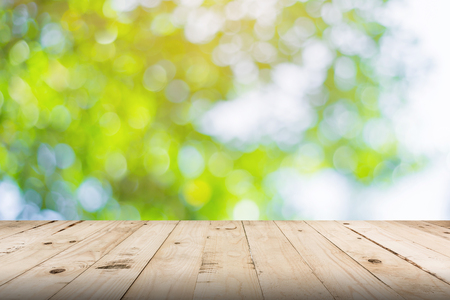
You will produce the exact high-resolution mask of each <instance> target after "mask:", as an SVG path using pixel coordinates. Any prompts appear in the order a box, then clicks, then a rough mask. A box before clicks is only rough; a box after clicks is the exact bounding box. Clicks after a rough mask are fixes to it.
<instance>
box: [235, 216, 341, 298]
mask: <svg viewBox="0 0 450 300" xmlns="http://www.w3.org/2000/svg"><path fill="white" fill-rule="evenodd" d="M244 228H245V232H246V234H247V239H248V242H249V245H250V251H251V253H252V257H253V261H254V263H255V268H256V270H257V274H258V278H259V281H260V285H261V289H262V291H263V295H264V298H265V299H333V296H332V295H331V294H330V292H328V290H327V289H326V288H325V286H324V285H323V284H322V282H320V280H319V279H318V278H317V277H316V276H315V274H314V273H313V271H312V270H311V268H310V267H309V266H308V265H307V264H306V262H305V261H304V260H303V258H302V257H301V256H300V255H299V253H298V252H297V250H295V249H294V247H293V246H292V245H291V243H290V242H289V241H288V240H287V238H286V237H285V236H284V235H283V233H282V232H281V231H280V229H279V228H278V227H277V226H276V224H275V223H274V222H272V221H244Z"/></svg>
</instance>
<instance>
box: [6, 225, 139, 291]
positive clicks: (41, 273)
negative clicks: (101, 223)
mask: <svg viewBox="0 0 450 300" xmlns="http://www.w3.org/2000/svg"><path fill="white" fill-rule="evenodd" d="M144 224H145V222H130V221H117V222H109V223H108V225H109V226H106V227H103V228H100V229H99V230H97V232H95V233H94V234H92V235H91V236H89V237H87V238H86V239H84V240H82V241H81V242H79V243H78V244H76V245H74V246H73V247H70V248H68V249H67V250H64V251H63V252H61V253H59V254H57V255H56V256H54V257H52V258H50V259H49V260H47V261H45V262H43V263H42V264H40V265H38V266H36V267H34V268H32V269H31V270H28V271H27V272H25V273H24V274H22V275H20V276H18V277H16V278H14V279H13V280H11V281H9V282H7V283H6V284H4V285H2V286H0V298H1V299H30V300H31V299H33V300H39V299H42V300H44V299H49V298H50V297H51V296H53V295H54V294H55V293H57V292H58V291H59V290H61V289H62V288H63V287H64V286H66V285H67V284H68V283H69V282H71V281H72V280H73V279H75V278H76V277H77V276H79V275H80V274H81V273H83V272H84V271H85V270H86V269H87V268H89V267H90V266H91V265H92V264H94V263H95V262H96V261H97V260H99V259H100V258H101V257H102V256H103V255H105V254H106V253H108V252H109V251H110V250H111V249H113V248H114V247H115V246H117V245H118V244H119V243H120V242H121V241H123V240H124V239H125V238H127V237H128V236H129V235H131V234H132V233H133V232H134V231H135V230H136V229H137V228H139V227H141V226H143V225H144Z"/></svg>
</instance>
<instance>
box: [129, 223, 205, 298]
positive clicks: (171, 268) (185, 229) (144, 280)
mask: <svg viewBox="0 0 450 300" xmlns="http://www.w3.org/2000/svg"><path fill="white" fill-rule="evenodd" d="M209 225H210V222H209V221H181V222H180V223H179V224H178V225H177V227H175V229H174V230H173V232H172V233H171V234H170V235H169V237H168V238H167V240H166V241H165V242H164V244H163V245H162V246H161V248H160V249H159V250H158V252H157V253H156V254H155V256H154V257H153V258H152V260H151V261H150V263H149V264H148V265H147V266H146V267H145V268H144V270H143V271H142V273H141V274H140V275H139V277H138V278H137V279H136V281H135V282H134V283H133V285H132V286H131V287H130V289H129V290H128V291H127V293H126V294H125V296H124V297H123V299H133V300H134V299H158V300H159V299H192V297H193V295H194V289H195V283H196V280H197V275H198V272H199V270H200V267H201V264H202V253H203V248H204V246H205V242H206V236H207V234H208V229H209Z"/></svg>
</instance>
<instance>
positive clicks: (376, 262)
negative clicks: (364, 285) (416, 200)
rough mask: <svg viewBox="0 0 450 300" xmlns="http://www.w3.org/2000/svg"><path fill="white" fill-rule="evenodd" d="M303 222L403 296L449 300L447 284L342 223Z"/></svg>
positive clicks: (449, 286)
mask: <svg viewBox="0 0 450 300" xmlns="http://www.w3.org/2000/svg"><path fill="white" fill-rule="evenodd" d="M307 223H308V224H309V225H310V226H311V227H313V228H314V229H315V230H317V231H318V232H319V233H320V234H322V235H323V236H324V237H326V238H327V239H328V240H329V241H330V242H332V243H333V244H335V245H336V246H337V247H339V249H341V250H342V251H344V252H345V253H346V254H347V255H349V256H350V257H351V258H352V259H354V260H355V261H357V262H358V263H359V264H360V265H361V266H363V267H364V268H366V269H367V270H368V271H370V272H371V273H372V274H374V275H375V276H376V277H377V278H378V279H380V280H381V281H383V282H384V283H386V284H387V285H388V286H389V287H391V288H392V289H393V290H394V291H396V292H397V293H398V294H399V295H401V296H402V297H403V298H405V299H442V300H444V299H450V285H448V284H446V283H444V282H442V281H441V280H439V279H437V278H436V277H434V276H432V275H430V274H428V273H426V272H424V271H423V270H421V269H420V268H418V267H416V266H414V265H412V264H410V263H409V262H407V261H405V260H404V259H402V258H400V257H398V256H397V255H395V254H393V253H392V252H390V251H387V250H385V249H383V248H382V247H380V246H378V245H377V244H375V243H373V242H372V241H370V240H368V239H365V238H364V237H362V236H361V235H359V234H357V233H355V232H353V231H351V230H349V229H348V228H345V227H344V226H343V225H342V223H349V222H339V223H338V222H330V221H307Z"/></svg>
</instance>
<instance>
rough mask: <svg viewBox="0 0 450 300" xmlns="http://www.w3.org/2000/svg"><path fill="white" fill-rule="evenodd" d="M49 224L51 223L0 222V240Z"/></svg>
mask: <svg viewBox="0 0 450 300" xmlns="http://www.w3.org/2000/svg"><path fill="white" fill-rule="evenodd" d="M50 222H51V221H0V239H3V238H6V237H9V236H11V235H13V234H16V233H19V232H23V231H26V230H29V229H32V228H35V227H39V226H42V225H44V224H48V223H50Z"/></svg>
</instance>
